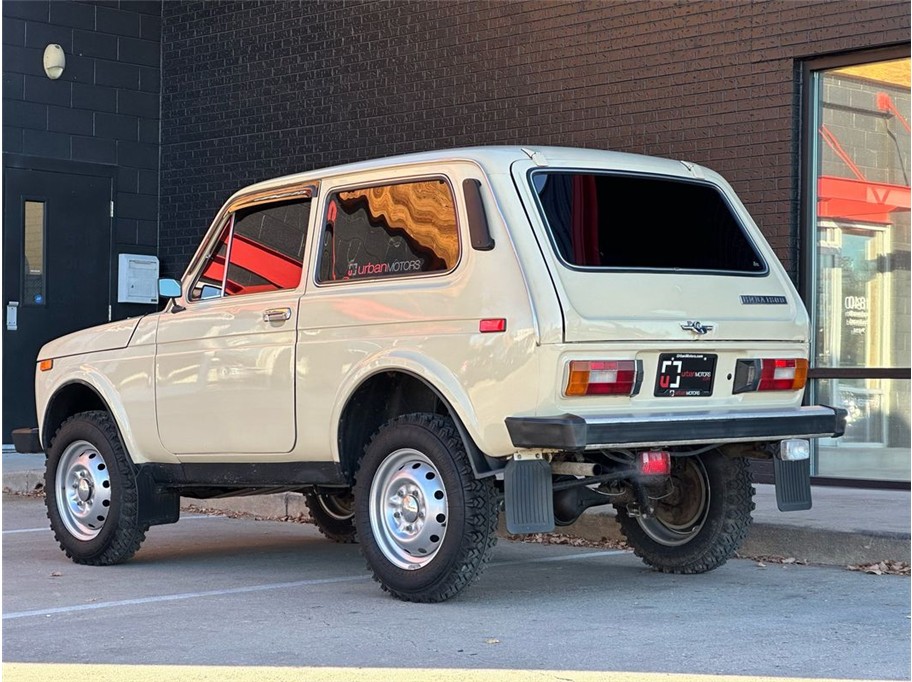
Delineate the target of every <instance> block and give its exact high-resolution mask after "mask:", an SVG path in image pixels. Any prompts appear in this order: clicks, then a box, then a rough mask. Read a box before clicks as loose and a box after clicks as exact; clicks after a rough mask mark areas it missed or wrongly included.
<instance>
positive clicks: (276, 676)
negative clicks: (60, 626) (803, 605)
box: [3, 663, 872, 682]
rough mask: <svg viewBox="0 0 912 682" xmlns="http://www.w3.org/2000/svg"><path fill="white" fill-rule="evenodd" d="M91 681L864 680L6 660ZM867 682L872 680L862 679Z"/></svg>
mask: <svg viewBox="0 0 912 682" xmlns="http://www.w3.org/2000/svg"><path fill="white" fill-rule="evenodd" d="M77 677H78V678H83V679H91V680H92V682H122V681H123V680H131V681H132V682H151V681H155V682H158V680H182V681H183V682H254V681H255V682H290V681H291V680H295V681H297V680H307V681H308V682H385V681H386V680H405V679H407V680H409V681H410V682H483V681H488V680H497V681H498V682H525V681H532V682H546V681H549V680H561V681H562V682H604V680H611V682H862V681H861V680H849V679H840V680H838V681H837V680H834V679H831V678H807V677H803V678H796V677H767V676H756V675H690V674H682V673H648V672H616V671H602V670H517V669H505V670H498V669H493V668H488V669H475V670H469V669H462V668H313V667H301V668H287V667H286V668H278V667H276V668H273V667H260V666H257V667H229V666H174V665H94V664H59V663H4V664H3V678H4V679H5V680H9V681H11V682H44V681H45V680H50V679H74V678H77ZM865 682H872V681H871V680H866V681H865Z"/></svg>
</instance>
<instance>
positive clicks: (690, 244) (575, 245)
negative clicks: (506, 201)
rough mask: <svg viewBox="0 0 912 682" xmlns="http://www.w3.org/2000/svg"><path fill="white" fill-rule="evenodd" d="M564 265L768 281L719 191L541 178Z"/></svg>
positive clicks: (657, 182) (652, 181)
mask: <svg viewBox="0 0 912 682" xmlns="http://www.w3.org/2000/svg"><path fill="white" fill-rule="evenodd" d="M532 184H533V187H534V189H535V191H536V192H537V193H538V198H539V201H540V203H541V206H542V209H543V211H544V214H545V218H546V222H547V224H548V227H549V228H550V230H551V235H552V238H553V240H554V244H555V246H556V248H557V250H558V252H559V253H560V255H561V257H562V258H563V259H564V260H565V261H566V262H567V263H570V264H571V265H576V266H581V267H598V268H626V269H663V270H715V271H728V272H748V273H762V272H765V271H766V266H765V265H764V263H763V260H762V259H761V258H760V255H759V254H758V253H757V251H756V249H754V247H753V245H752V244H751V242H750V241H749V240H748V238H747V236H746V234H745V232H744V229H743V228H742V227H741V225H740V224H739V222H738V220H737V219H736V218H735V216H734V215H732V212H731V209H730V208H729V205H728V203H727V202H726V201H725V199H724V198H723V197H722V195H721V194H720V193H719V191H718V190H716V189H715V188H713V187H711V186H709V185H705V184H700V183H692V182H682V181H677V180H667V179H663V178H652V177H635V176H620V175H596V174H577V173H556V172H552V173H536V174H535V175H534V176H533V178H532Z"/></svg>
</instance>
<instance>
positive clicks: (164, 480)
mask: <svg viewBox="0 0 912 682" xmlns="http://www.w3.org/2000/svg"><path fill="white" fill-rule="evenodd" d="M139 468H140V469H141V470H148V472H149V475H151V476H152V478H153V479H154V480H155V481H156V482H157V483H160V484H161V485H163V486H165V487H168V488H191V487H192V488H237V489H244V488H267V487H273V488H280V487H289V486H309V485H329V486H347V485H348V482H347V481H346V480H345V477H344V476H343V475H342V469H341V468H340V467H339V465H338V464H337V463H336V462H278V463H274V462H264V463H256V462H254V463H245V464H223V463H219V464H155V463H148V464H142V465H140V467H139Z"/></svg>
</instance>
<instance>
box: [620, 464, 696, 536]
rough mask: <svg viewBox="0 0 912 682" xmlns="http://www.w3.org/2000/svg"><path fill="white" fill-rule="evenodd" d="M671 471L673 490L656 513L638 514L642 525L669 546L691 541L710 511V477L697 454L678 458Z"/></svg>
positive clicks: (647, 531) (649, 533) (659, 501)
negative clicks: (649, 515) (649, 514)
mask: <svg viewBox="0 0 912 682" xmlns="http://www.w3.org/2000/svg"><path fill="white" fill-rule="evenodd" d="M674 464H675V466H674V468H673V469H672V472H671V486H672V490H671V493H670V494H669V495H668V496H667V497H665V498H662V499H660V500H658V502H657V504H656V509H655V514H654V515H653V516H651V517H649V518H644V517H642V516H639V517H637V522H638V523H639V524H640V528H642V529H643V531H644V532H645V533H646V535H648V536H649V537H650V538H652V539H653V540H655V541H656V542H658V543H659V544H660V545H665V546H666V547H679V546H681V545H685V544H687V543H688V542H690V541H691V540H692V539H693V538H694V536H696V535H697V533H699V532H700V530H702V528H703V524H704V523H705V522H706V515H707V512H708V511H709V497H710V489H709V477H708V476H707V474H706V468H705V467H704V466H703V462H701V461H700V460H699V459H698V458H696V457H687V458H685V459H681V460H676V461H675V463H674Z"/></svg>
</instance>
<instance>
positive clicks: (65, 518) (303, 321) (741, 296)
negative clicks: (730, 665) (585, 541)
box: [17, 147, 845, 602]
mask: <svg viewBox="0 0 912 682" xmlns="http://www.w3.org/2000/svg"><path fill="white" fill-rule="evenodd" d="M161 291H162V294H163V295H164V296H165V297H167V298H169V300H168V302H167V304H166V305H165V307H164V309H163V311H162V312H160V313H157V314H153V315H147V316H145V317H142V318H138V319H130V320H123V321H120V322H115V323H112V324H107V325H103V326H101V327H96V328H93V329H87V330H85V331H82V332H78V333H76V334H71V335H69V336H66V337H63V338H61V339H58V340H56V341H53V342H51V343H49V344H47V345H46V346H45V347H44V348H43V349H42V351H41V354H40V356H39V358H38V361H39V362H38V371H37V379H36V384H37V396H38V398H37V401H38V417H39V425H40V443H38V442H37V440H38V438H39V429H31V430H20V431H19V433H18V434H17V436H18V439H19V441H20V442H21V443H23V449H30V447H34V446H35V445H43V446H44V447H45V448H46V451H47V455H48V457H47V480H46V483H47V486H46V489H47V505H48V513H49V516H50V519H51V526H52V528H53V531H54V533H55V535H56V537H57V539H58V541H59V542H60V545H61V547H62V548H63V550H64V551H65V552H66V553H67V555H68V556H70V557H71V558H72V559H73V560H74V561H76V562H78V563H84V564H114V563H118V562H122V561H125V560H127V559H129V558H130V557H131V556H132V555H133V554H134V553H135V552H136V551H137V549H138V548H139V546H140V544H141V543H142V541H143V539H144V538H145V533H146V531H147V530H148V529H149V527H150V526H152V525H155V524H163V523H172V522H175V521H177V519H178V516H179V497H180V496H181V495H186V496H191V497H197V498H207V497H216V496H219V497H224V496H232V495H250V494H258V493H273V492H277V491H298V492H301V493H303V494H304V495H306V497H307V502H308V504H309V506H310V509H311V511H312V512H313V517H314V520H315V522H316V523H317V525H318V526H319V527H320V528H321V529H322V530H323V531H324V533H325V534H326V535H327V536H328V537H330V538H332V539H334V540H338V541H343V542H347V541H354V540H356V539H357V541H358V542H360V545H361V548H362V551H363V553H364V556H365V558H366V560H367V563H368V565H369V567H370V569H371V571H372V572H373V574H374V576H375V577H376V579H377V580H378V581H379V582H380V584H381V585H382V587H383V588H384V589H385V590H387V591H389V592H390V593H392V594H393V595H395V596H396V597H399V598H401V599H405V600H409V601H419V602H434V601H442V600H445V599H447V598H449V597H452V596H454V595H456V594H457V593H459V592H460V591H461V590H462V589H463V588H465V587H466V586H468V585H469V584H470V583H472V582H473V581H474V580H475V579H476V577H477V576H478V575H479V574H480V573H481V571H482V570H483V568H484V566H485V564H486V562H487V561H488V558H489V556H490V553H491V549H492V547H493V546H494V543H495V529H496V526H497V519H498V513H499V511H500V507H501V504H503V507H504V509H505V511H506V524H507V528H508V529H509V530H510V531H511V532H513V533H531V532H543V531H550V530H552V529H553V528H554V526H555V525H567V524H570V523H572V522H573V521H574V520H576V519H577V518H578V517H579V515H580V514H581V513H582V512H583V511H584V510H585V509H587V508H589V507H592V506H596V505H613V506H614V507H615V508H616V510H617V518H618V522H619V523H620V526H621V529H622V530H623V532H624V533H625V535H626V537H627V539H628V541H629V543H630V545H631V546H632V547H633V548H634V550H635V551H636V553H637V555H639V556H640V557H642V558H643V560H644V561H645V562H646V563H647V564H649V565H650V566H652V567H654V568H656V569H658V570H660V571H666V572H674V573H699V572H704V571H708V570H711V569H713V568H715V567H717V566H719V565H721V564H722V563H724V562H725V561H726V560H727V559H728V558H729V557H730V556H732V554H733V553H734V551H735V550H736V549H737V547H738V545H739V543H740V542H741V541H742V540H743V538H744V536H745V534H746V532H747V530H748V526H749V524H750V514H751V510H752V509H753V502H752V499H751V498H752V494H753V489H752V487H751V483H750V475H749V471H748V459H750V458H761V459H772V460H773V462H774V465H775V472H776V477H777V493H778V497H779V502H780V508H782V509H800V508H807V507H808V506H810V488H809V484H808V481H809V478H808V452H809V440H808V439H810V438H814V437H818V436H828V437H831V436H838V435H839V434H841V433H842V431H843V428H844V421H845V415H844V413H843V412H842V411H840V410H836V409H833V408H829V407H823V406H802V396H803V392H804V391H803V389H804V385H805V378H806V374H807V368H808V361H807V357H808V318H807V314H806V312H805V309H804V307H803V306H802V304H801V301H800V300H799V298H798V296H797V295H796V293H795V290H794V288H793V287H792V285H791V283H790V282H789V279H788V277H787V276H786V274H785V272H784V271H783V269H782V267H781V265H780V264H779V262H778V261H777V260H776V257H775V255H774V254H773V252H772V250H771V249H770V247H769V245H768V244H767V243H766V241H765V240H764V239H763V237H762V236H761V234H760V231H759V230H758V229H757V227H756V225H755V224H754V223H753V221H752V220H751V218H750V216H749V215H748V213H747V211H746V210H745V208H744V206H743V205H742V204H741V203H740V202H739V201H738V199H737V197H736V196H735V194H734V192H733V191H732V190H731V188H730V187H729V186H728V184H726V182H725V181H724V180H723V179H722V178H721V177H719V176H718V175H716V174H715V173H713V172H711V171H709V170H707V169H705V168H701V167H700V166H696V165H694V164H691V163H685V162H679V161H669V160H663V159H655V158H648V157H642V156H633V155H627V154H618V153H611V152H604V151H595V150H583V149H563V148H536V149H524V148H512V147H492V148H478V149H458V150H449V151H442V152H434V153H424V154H416V155H412V156H403V157H397V158H392V159H384V160H379V161H370V162H364V163H357V164H352V165H346V166H339V167H335V168H329V169H324V170H318V171H313V172H307V173H302V174H300V175H294V176H289V177H283V178H278V179H275V180H270V181H268V182H263V183H260V184H257V185H254V186H252V187H248V188H246V189H244V190H242V191H241V192H239V193H237V194H236V195H234V196H233V197H231V198H230V199H229V200H228V202H227V203H226V204H225V206H224V207H223V208H222V209H221V211H219V213H218V214H217V215H216V217H215V220H214V221H213V223H212V226H211V228H210V230H209V232H208V234H207V236H206V238H205V239H204V240H203V243H202V245H201V246H200V248H199V250H198V251H197V253H196V255H195V256H194V258H193V260H192V261H191V263H190V266H189V267H188V268H187V271H186V274H185V275H184V277H183V280H182V281H181V282H177V281H174V280H163V281H162V283H161Z"/></svg>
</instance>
